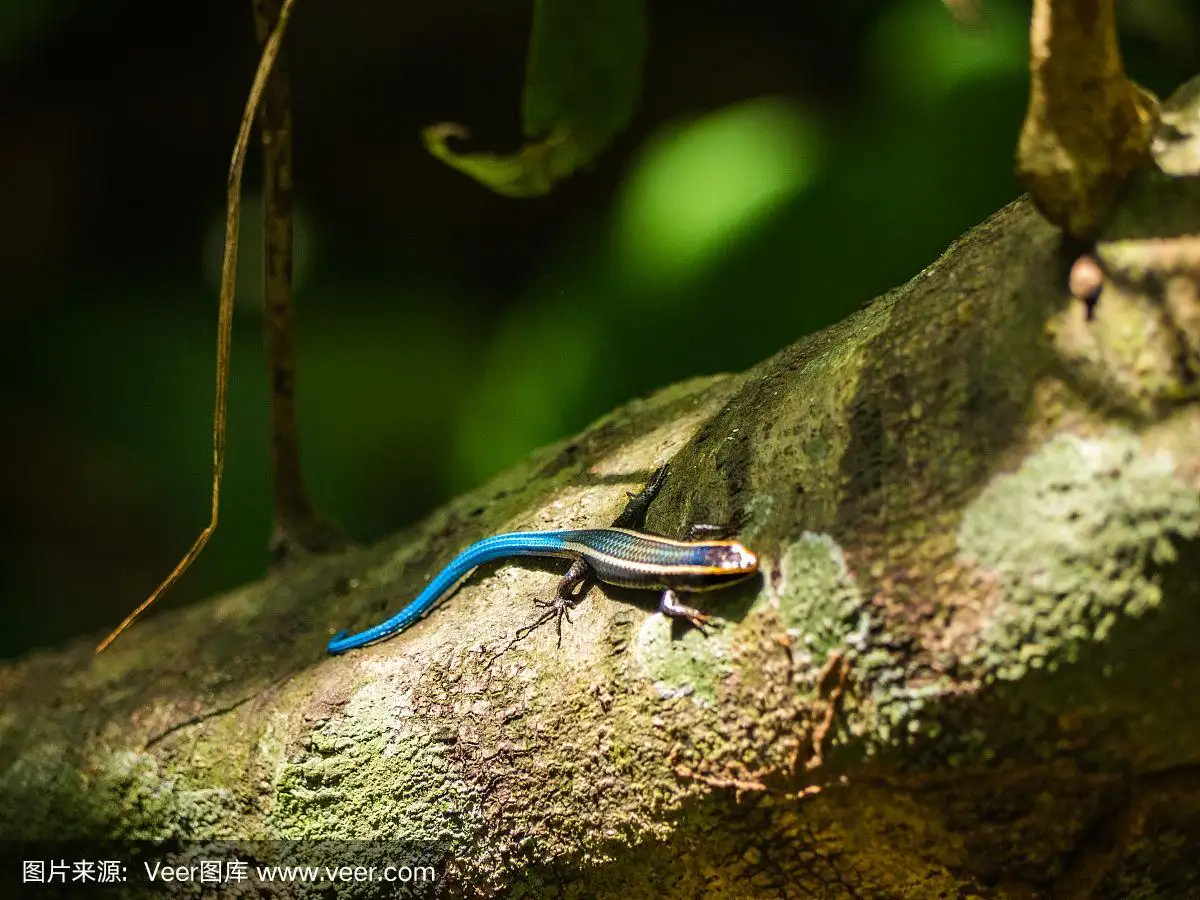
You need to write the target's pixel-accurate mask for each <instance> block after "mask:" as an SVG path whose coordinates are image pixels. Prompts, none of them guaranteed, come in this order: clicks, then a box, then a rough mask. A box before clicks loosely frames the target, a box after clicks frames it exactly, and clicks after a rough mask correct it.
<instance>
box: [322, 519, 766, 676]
mask: <svg viewBox="0 0 1200 900" xmlns="http://www.w3.org/2000/svg"><path fill="white" fill-rule="evenodd" d="M510 556H557V557H565V558H568V559H572V560H576V561H582V562H583V563H584V564H585V565H586V567H587V569H588V570H589V574H591V575H592V576H593V577H594V578H596V579H598V580H600V581H603V582H605V583H606V584H612V585H616V586H618V587H629V588H647V589H655V590H660V591H664V592H668V593H670V592H672V591H675V590H679V591H688V592H691V591H707V590H715V589H717V588H721V587H725V586H726V585H728V584H732V583H734V582H737V581H741V580H742V579H744V578H748V577H749V576H751V575H753V574H754V573H755V572H756V571H757V570H758V558H757V557H756V556H755V555H754V554H753V553H752V552H750V551H749V550H747V549H746V548H745V547H743V546H742V545H741V544H739V543H737V542H736V541H673V540H670V539H668V538H663V537H657V536H656V535H651V534H643V533H642V532H640V531H633V530H631V529H628V528H581V529H575V530H567V531H514V532H511V533H509V534H498V535H495V536H493V537H489V538H484V539H483V540H481V541H478V542H476V543H474V544H472V545H471V546H470V547H468V548H467V549H466V550H464V551H463V552H462V553H460V554H459V555H458V556H456V557H455V558H454V559H453V560H452V561H451V562H450V564H449V565H448V566H446V568H444V569H442V571H441V572H439V573H438V574H437V576H436V577H435V578H434V579H433V580H432V581H430V582H429V584H428V585H426V586H425V589H424V590H423V591H421V593H420V594H418V595H417V596H416V598H415V599H414V600H413V601H412V602H410V603H409V604H408V605H407V606H406V607H404V608H403V609H402V610H400V612H398V613H396V615H394V616H392V617H391V618H390V619H388V620H387V621H386V622H381V623H380V624H378V625H376V626H374V627H373V628H368V629H367V630H366V631H362V632H359V633H358V634H355V635H350V636H348V637H347V636H346V633H345V632H344V631H343V632H341V633H339V634H337V635H335V636H334V638H333V639H332V640H331V641H330V642H329V647H328V649H329V652H330V653H342V652H344V651H346V650H353V649H354V648H356V647H362V646H364V645H366V644H369V643H372V642H374V641H377V640H380V639H381V638H385V637H388V636H390V635H393V634H395V633H396V632H398V631H402V630H404V629H405V628H407V627H408V626H410V625H411V624H412V623H413V622H415V621H416V620H417V619H419V618H420V617H421V616H422V615H424V614H425V613H426V612H428V611H429V609H430V608H431V607H432V606H433V605H434V604H435V603H437V602H438V600H440V599H441V598H442V597H444V596H445V595H446V594H448V593H450V592H451V591H452V590H454V589H455V588H456V587H457V586H458V585H459V584H460V583H461V582H462V580H463V579H464V578H466V577H467V576H468V575H470V574H471V572H472V571H473V570H474V569H475V568H476V567H478V566H481V565H483V564H484V563H488V562H493V561H494V560H497V559H506V558H508V557H510Z"/></svg>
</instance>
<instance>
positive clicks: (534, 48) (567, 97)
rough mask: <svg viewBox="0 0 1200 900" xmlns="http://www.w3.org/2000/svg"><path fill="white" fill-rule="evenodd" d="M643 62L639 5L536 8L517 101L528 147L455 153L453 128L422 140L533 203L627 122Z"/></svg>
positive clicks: (629, 1)
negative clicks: (520, 96) (451, 143)
mask: <svg viewBox="0 0 1200 900" xmlns="http://www.w3.org/2000/svg"><path fill="white" fill-rule="evenodd" d="M645 55H646V9H645V5H644V0H535V4H534V11H533V29H532V31H531V33H530V38H529V60H528V63H527V66H526V71H525V95H524V98H523V100H522V120H523V121H522V130H523V132H524V134H525V137H526V138H528V139H529V140H528V142H527V143H525V144H524V145H523V146H522V147H521V148H520V149H518V150H517V151H516V152H514V153H509V154H497V153H487V152H478V153H459V152H458V151H456V150H453V149H451V148H450V146H449V145H448V144H447V138H465V137H467V134H468V132H467V129H466V128H464V127H462V126H461V125H455V124H453V123H448V122H446V123H441V124H438V125H431V126H430V127H428V128H426V129H425V130H424V131H423V132H422V138H423V140H424V142H425V146H426V147H427V148H428V149H429V152H430V153H432V154H433V155H434V156H436V157H437V158H438V159H440V160H442V161H443V162H445V163H446V164H447V165H450V166H453V167H454V168H456V169H458V170H459V171H460V172H463V173H465V174H467V175H470V176H471V177H472V178H474V179H475V180H476V181H478V182H480V183H481V184H483V185H485V186H486V187H489V188H491V189H492V190H494V191H496V192H497V193H499V194H504V195H506V196H509V197H536V196H539V195H541V194H545V193H548V192H549V191H550V189H551V188H552V187H553V186H554V184H555V183H556V182H558V181H560V180H562V179H563V178H566V177H567V176H569V175H571V174H572V173H574V172H575V171H577V170H578V169H579V168H580V167H581V166H584V165H587V164H588V163H589V162H591V161H592V160H593V159H595V157H596V156H597V155H598V154H599V153H600V152H601V151H602V150H603V149H604V148H605V147H606V146H607V145H608V144H609V142H610V141H611V140H612V139H613V137H614V136H616V135H617V134H618V133H619V132H620V131H621V130H622V129H623V128H625V126H626V125H628V124H629V120H630V119H631V118H632V117H633V113H634V110H635V109H636V108H637V102H638V97H639V94H640V92H641V85H642V63H643V60H644V59H645Z"/></svg>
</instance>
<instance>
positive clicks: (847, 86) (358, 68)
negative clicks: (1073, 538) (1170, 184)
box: [0, 0, 1200, 655]
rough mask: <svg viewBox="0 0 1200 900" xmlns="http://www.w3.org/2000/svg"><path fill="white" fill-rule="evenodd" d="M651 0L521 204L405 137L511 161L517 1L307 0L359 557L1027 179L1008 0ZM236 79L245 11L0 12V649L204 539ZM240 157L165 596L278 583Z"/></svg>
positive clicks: (915, 247)
mask: <svg viewBox="0 0 1200 900" xmlns="http://www.w3.org/2000/svg"><path fill="white" fill-rule="evenodd" d="M650 5H651V34H650V52H649V58H648V61H647V68H646V78H645V94H644V98H643V103H642V105H641V107H640V110H639V113H638V115H637V118H636V120H635V121H634V123H633V125H632V126H631V128H630V129H629V130H628V131H627V132H626V133H625V134H623V135H622V136H621V137H620V138H619V139H618V140H617V142H616V144H615V145H614V146H613V147H612V148H611V149H610V150H609V151H608V152H607V153H606V154H605V155H604V156H603V157H602V158H601V159H600V160H599V161H598V163H597V164H596V165H594V166H593V167H591V168H590V169H589V170H587V171H585V172H583V173H581V174H579V175H577V176H576V177H575V178H573V179H571V180H570V181H568V182H566V183H565V184H564V185H562V187H561V188H560V189H559V190H557V191H556V192H555V193H554V194H553V195H551V196H549V197H547V198H542V199H536V200H511V199H505V198H502V197H498V196H495V195H493V194H491V193H489V192H488V191H486V190H485V189H484V188H482V187H480V186H479V185H477V184H475V183H474V182H472V181H470V180H469V179H467V178H466V177H465V176H463V175H460V174H458V173H456V172H453V171H451V170H450V169H448V168H446V167H444V166H443V165H442V164H440V163H439V162H437V161H435V160H434V159H432V158H431V157H430V156H428V155H427V154H426V153H425V151H424V150H423V149H422V147H421V145H420V142H419V140H418V131H419V129H420V128H421V127H422V126H425V125H428V124H431V123H433V122H438V121H444V120H450V121H455V122H460V123H463V124H465V125H468V126H470V127H471V129H472V131H473V132H474V135H475V139H476V146H478V147H479V148H483V149H491V150H508V149H512V148H514V147H515V146H516V145H517V144H518V143H519V140H520V133H519V109H520V91H521V83H522V75H523V64H524V54H525V48H526V41H527V35H528V27H529V18H530V13H531V8H532V5H531V3H530V2H516V0H506V2H498V0H489V2H483V0H446V2H439V3H422V4H413V3H398V2H395V0H388V2H382V0H358V2H353V3H347V2H333V0H298V3H297V10H296V14H295V17H294V21H293V24H292V27H291V30H290V31H289V35H288V47H289V51H290V62H291V67H292V75H293V93H294V108H295V114H296V142H297V147H296V158H297V172H296V179H297V195H298V204H299V210H298V223H297V227H298V239H297V244H298V257H299V260H298V261H299V267H298V275H297V307H298V310H297V315H298V327H299V336H298V338H299V357H300V359H299V365H300V368H299V407H300V417H301V423H300V424H301V430H302V435H303V453H304V461H305V465H306V469H307V473H308V475H309V477H310V481H311V487H312V490H313V493H314V495H315V497H316V499H317V501H318V503H319V505H320V507H321V508H322V510H323V511H324V512H325V513H327V514H328V515H330V516H331V517H333V518H334V519H336V520H337V521H339V522H340V523H342V524H343V525H344V526H345V527H346V528H347V530H348V531H349V532H350V533H351V534H352V535H353V536H354V537H355V538H356V539H357V540H359V541H363V542H369V541H372V540H375V539H377V538H379V537H381V536H382V535H384V534H386V533H388V532H389V531H392V530H394V529H396V528H398V527H400V526H402V525H404V524H405V523H408V522H411V521H413V520H414V519H415V518H417V517H419V516H421V515H422V514H424V513H426V512H427V511H428V510H430V509H431V508H432V507H434V506H435V505H436V504H438V503H439V502H441V501H442V500H444V499H445V498H447V497H448V496H450V495H451V494H452V493H453V492H455V491H458V490H462V489H465V488H467V487H470V486H472V485H475V484H478V483H479V482H480V481H481V480H483V479H485V478H487V477H488V476H489V475H490V474H492V473H495V472H497V471H498V470H500V469H502V468H503V467H505V466H507V465H509V464H511V463H513V462H514V461H516V460H518V459H520V458H521V457H522V456H523V455H525V454H526V453H527V452H528V451H529V450H530V449H531V448H533V447H536V446H538V445H541V444H544V443H547V442H549V441H553V440H555V439H557V438H560V437H562V436H564V435H567V434H569V433H571V432H572V431H575V430H577V429H579V428H580V427H582V426H584V425H586V424H587V423H588V422H589V421H591V420H593V419H594V418H596V417H597V416H599V415H601V414H602V413H604V412H605V411H607V410H608V409H610V408H611V407H612V406H613V405H615V404H617V403H620V402H621V401H623V400H626V399H628V398H630V397H633V396H637V395H639V394H644V393H646V392H649V391H651V390H653V389H655V388H656V387H659V386H661V385H664V384H668V383H670V382H672V381H676V380H679V379H682V378H686V377H689V376H692V375H697V374H703V373H711V372H716V371H722V370H731V369H738V368H743V367H746V366H748V365H750V364H753V363H754V362H756V361H758V360H759V359H761V358H763V357H765V356H767V355H769V354H771V353H772V352H774V351H775V350H777V349H779V348H780V347H782V346H784V345H786V344H788V343H790V342H792V341H794V340H796V339H797V338H799V337H800V336H802V335H803V334H805V333H807V332H810V331H812V330H814V329H817V328H819V327H821V326H823V325H826V324H828V323H830V322H832V321H835V320H837V319H839V318H841V317H843V316H844V315H845V314H846V313H847V312H849V311H850V310H852V309H854V308H856V307H858V306H859V305H861V304H862V303H864V302H865V301H867V300H869V299H870V298H871V297H873V296H874V295H876V294H878V293H881V292H882V291H884V290H886V289H888V288H889V287H892V286H894V285H895V284H897V283H899V282H902V281H904V280H905V279H907V278H909V277H911V276H913V275H915V274H916V273H917V272H918V271H919V270H920V269H921V268H922V267H923V266H925V265H926V264H928V263H929V262H931V261H932V260H933V259H934V258H935V257H936V256H937V254H938V253H939V252H940V251H941V250H942V249H943V248H944V247H945V245H946V244H947V243H948V242H950V241H951V240H953V239H954V238H955V237H956V236H958V235H959V234H960V233H962V232H963V231H964V230H966V229H967V228H969V227H971V226H972V225H974V224H976V223H977V222H979V221H980V220H981V219H983V218H985V217H986V216H988V215H989V214H990V213H992V212H993V211H994V210H995V209H997V208H998V207H999V206H1001V205H1002V204H1004V203H1005V202H1007V201H1008V200H1010V199H1012V198H1013V197H1015V196H1016V194H1017V193H1018V188H1017V185H1016V183H1015V181H1014V179H1013V177H1012V174H1011V172H1012V163H1011V160H1012V152H1013V147H1014V145H1015V141H1016V137H1017V133H1018V129H1019V126H1020V121H1021V116H1022V114H1023V111H1024V103H1025V92H1026V87H1027V76H1026V74H1025V71H1026V55H1027V49H1026V43H1027V32H1028V15H1029V8H1028V4H1027V3H1022V2H1010V0H1003V2H1002V0H984V2H982V3H981V5H980V11H981V13H982V16H983V25H982V26H979V27H964V26H963V25H962V24H961V23H960V22H956V20H955V17H954V16H953V15H951V13H950V12H948V10H947V7H946V6H944V5H942V4H941V3H939V2H937V0H890V2H870V3H868V2H840V3H800V2H787V3H779V2H765V0H739V2H737V3H731V2H729V0H699V2H698V0H654V2H652V3H651V4H650ZM1118 5H1119V7H1120V16H1121V25H1122V33H1123V47H1124V50H1125V53H1126V58H1127V63H1128V67H1129V70H1130V72H1131V74H1132V75H1133V77H1135V78H1136V79H1138V80H1140V81H1141V82H1142V83H1144V84H1146V85H1147V86H1148V87H1150V88H1151V89H1153V90H1155V91H1158V92H1160V93H1164V92H1168V91H1170V90H1171V89H1172V88H1174V87H1175V86H1176V85H1177V84H1179V83H1180V82H1182V81H1183V80H1184V79H1185V78H1186V77H1188V76H1190V75H1192V74H1195V71H1194V70H1195V69H1197V66H1196V61H1197V58H1198V57H1200V53H1198V50H1200V45H1198V44H1197V41H1196V37H1195V36H1196V34H1197V29H1198V28H1200V16H1198V15H1197V12H1196V9H1195V7H1194V6H1193V5H1191V3H1190V0H1129V2H1126V3H1124V4H1118ZM952 6H953V7H954V8H955V9H958V10H960V14H961V15H963V16H965V17H966V18H968V19H969V18H970V16H971V8H972V7H971V5H970V4H969V3H966V2H963V0H958V2H956V3H954V4H952ZM961 10H965V12H961ZM256 60H257V52H256V46H255V42H254V39H253V25H252V19H251V13H250V4H249V2H219V3H216V2H207V3H195V4H166V5H164V4H162V3H151V2H147V0H124V2H121V0H109V2H105V3H86V2H83V0H36V2H34V0H0V209H2V210H3V215H2V216H0V289H2V290H0V428H2V429H3V434H4V443H3V450H2V451H0V452H2V456H0V508H2V510H3V513H4V515H3V517H2V519H0V598H2V600H0V602H2V603H3V609H4V625H5V627H4V628H3V629H2V630H0V654H3V655H14V654H17V653H19V652H22V651H24V650H26V649H28V648H30V647H32V646H38V645H49V644H56V643H59V642H62V641H63V640H65V639H67V638H70V637H72V636H77V635H81V634H87V633H90V634H93V635H94V634H96V633H98V632H102V631H103V630H105V629H107V628H108V627H109V626H110V625H112V624H114V623H115V622H116V621H117V620H118V619H120V618H121V617H122V616H123V615H124V614H125V613H126V612H127V611H128V610H129V609H131V608H132V607H133V606H134V605H135V604H136V603H137V602H139V601H140V600H141V599H142V598H143V597H144V595H145V594H146V593H147V592H148V591H149V590H150V589H152V588H153V587H154V586H155V585H156V584H157V583H158V581H159V580H160V579H161V577H162V576H163V575H164V574H165V573H166V572H167V571H168V570H169V569H170V568H171V566H172V565H174V563H175V562H176V560H177V559H178V557H179V556H180V555H181V554H182V552H183V551H184V550H185V549H186V548H187V547H188V546H189V545H190V543H191V541H192V540H193V538H194V537H195V535H196V533H197V532H198V531H199V529H200V528H201V527H202V526H203V525H204V523H205V522H206V521H207V516H208V503H209V482H208V479H209V467H210V460H211V447H210V427H211V426H210V416H211V412H212V397H213V371H214V342H215V333H216V273H217V270H218V266H219V253H220V245H219V238H220V234H221V230H222V223H223V218H224V190H225V177H226V169H227V165H228V159H229V154H230V150H231V148H232V142H233V137H234V134H235V130H236V127H237V123H238V120H239V118H240V115H241V111H242V107H243V104H244V102H245V94H246V91H247V89H248V87H249V83H250V79H251V76H252V73H253V69H254V65H255V63H256ZM258 164H259V159H258V156H257V154H254V155H252V157H251V160H250V164H249V166H248V169H247V185H246V188H247V190H246V199H247V212H246V214H245V216H244V223H243V243H242V273H241V275H242V277H241V280H240V285H241V288H240V293H239V304H238V311H237V316H236V323H235V335H234V342H235V343H234V362H233V373H232V384H231V394H230V421H229V445H228V450H229V456H228V463H227V469H226V473H227V474H226V482H225V490H224V503H223V510H222V517H221V524H220V527H219V529H218V531H217V534H216V536H215V538H214V539H213V541H212V543H211V544H210V546H209V549H208V550H207V551H206V552H205V553H204V555H203V556H202V557H201V558H200V560H199V562H198V563H197V564H196V565H195V566H194V567H193V569H192V570H191V571H190V572H189V573H188V575H187V576H185V578H184V579H183V581H182V582H181V583H180V584H179V585H178V586H177V587H176V588H175V589H174V591H173V592H172V593H171V594H170V595H168V597H167V598H165V599H164V600H163V601H162V602H161V603H160V607H162V608H166V607H169V606H172V605H177V604H179V603H183V602H187V600H189V599H195V598H196V597H199V596H202V595H204V594H206V593H209V592H212V591H216V590H220V589H223V588H227V587H230V586H232V585H234V584H237V583H239V582H241V581H244V580H247V579H252V578H255V577H257V576H258V575H259V574H261V572H262V571H263V568H264V565H265V561H266V552H265V545H266V539H267V536H268V532H269V527H270V518H271V508H270V494H269V486H268V480H267V471H266V436H267V410H266V402H267V399H266V398H267V391H266V383H265V372H264V362H263V354H262V349H261V340H260V330H261V317H260V312H259V303H260V296H259V291H258V289H257V286H256V276H257V265H258V263H257V259H258V254H257V251H256V244H255V239H256V233H257V231H258V229H257V228H256V226H255V222H254V220H255V218H256V214H255V212H254V210H255V208H256V207H255V203H256V192H257V185H258V183H259V180H260V179H259V173H258ZM125 639H126V640H136V631H135V632H134V633H133V634H132V635H131V636H128V637H126V638H125Z"/></svg>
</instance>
